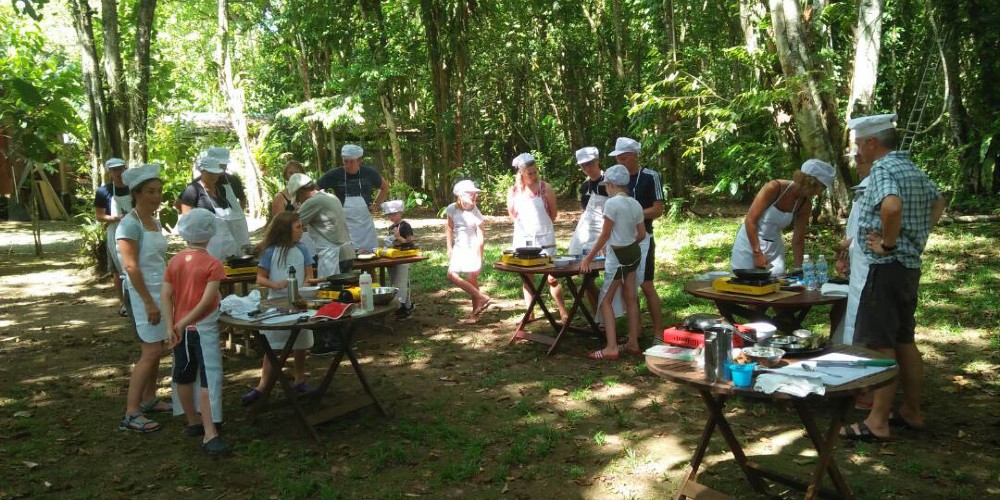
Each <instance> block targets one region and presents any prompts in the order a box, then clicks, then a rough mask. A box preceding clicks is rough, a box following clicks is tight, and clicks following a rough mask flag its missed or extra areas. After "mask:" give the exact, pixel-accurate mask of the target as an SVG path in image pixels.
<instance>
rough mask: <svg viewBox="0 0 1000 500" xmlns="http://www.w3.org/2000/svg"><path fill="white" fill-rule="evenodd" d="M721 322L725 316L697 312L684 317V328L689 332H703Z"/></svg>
mask: <svg viewBox="0 0 1000 500" xmlns="http://www.w3.org/2000/svg"><path fill="white" fill-rule="evenodd" d="M723 322H725V318H723V317H722V316H719V315H718V314H709V313H698V314H692V315H690V316H688V317H687V318H685V319H684V328H686V329H687V330H688V331H691V332H704V331H705V330H707V329H709V328H712V327H713V326H716V325H718V324H719V323H723Z"/></svg>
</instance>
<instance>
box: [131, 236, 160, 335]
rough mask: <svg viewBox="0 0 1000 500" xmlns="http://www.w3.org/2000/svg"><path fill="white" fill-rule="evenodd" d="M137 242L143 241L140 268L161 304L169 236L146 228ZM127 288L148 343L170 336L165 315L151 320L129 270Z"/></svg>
mask: <svg viewBox="0 0 1000 500" xmlns="http://www.w3.org/2000/svg"><path fill="white" fill-rule="evenodd" d="M136 243H138V245H139V255H138V259H139V269H140V270H142V279H143V281H144V282H145V284H146V290H148V291H149V295H150V296H152V297H153V301H154V302H156V303H157V304H159V303H160V287H161V286H162V285H163V275H164V274H165V273H166V271H167V239H166V238H164V237H163V233H161V232H160V231H146V230H145V228H144V229H143V233H142V239H141V240H140V241H138V242H136ZM125 288H126V290H128V296H129V304H130V306H131V308H132V316H133V317H134V318H135V330H136V333H138V334H139V338H140V339H142V341H143V342H146V343H147V344H151V343H154V342H162V341H164V340H166V339H167V322H166V321H163V320H162V319H161V320H160V322H159V323H157V324H155V325H151V324H149V316H148V315H147V314H146V303H145V302H143V300H142V297H141V296H140V295H139V292H137V291H136V290H135V287H134V286H132V283H131V280H130V279H129V277H128V273H125Z"/></svg>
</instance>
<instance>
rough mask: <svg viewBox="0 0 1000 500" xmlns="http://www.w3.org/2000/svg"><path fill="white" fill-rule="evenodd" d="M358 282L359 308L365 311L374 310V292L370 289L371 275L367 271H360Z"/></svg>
mask: <svg viewBox="0 0 1000 500" xmlns="http://www.w3.org/2000/svg"><path fill="white" fill-rule="evenodd" d="M358 284H359V285H361V310H362V311H365V312H372V311H374V310H375V292H374V291H373V290H372V275H370V274H368V273H367V272H363V273H361V277H360V278H358Z"/></svg>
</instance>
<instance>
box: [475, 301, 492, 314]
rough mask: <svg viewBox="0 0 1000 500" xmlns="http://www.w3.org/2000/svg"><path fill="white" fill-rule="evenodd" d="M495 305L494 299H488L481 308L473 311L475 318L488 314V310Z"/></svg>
mask: <svg viewBox="0 0 1000 500" xmlns="http://www.w3.org/2000/svg"><path fill="white" fill-rule="evenodd" d="M492 303H493V297H486V302H483V303H482V304H480V305H479V307H477V308H475V309H473V310H472V315H473V316H479V315H480V314H482V313H484V312H486V308H487V307H489V306H490V304H492Z"/></svg>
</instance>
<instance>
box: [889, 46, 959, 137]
mask: <svg viewBox="0 0 1000 500" xmlns="http://www.w3.org/2000/svg"><path fill="white" fill-rule="evenodd" d="M949 35H950V33H949V34H948V35H945V38H947V37H948V36H949ZM943 47H944V40H937V39H935V40H934V43H932V44H930V47H929V48H928V49H927V57H926V58H925V59H924V70H923V74H921V76H920V85H919V86H918V87H917V96H916V98H915V99H914V100H913V108H911V109H910V116H909V117H908V118H907V120H906V127H905V128H903V130H902V131H903V137H902V138H901V139H900V141H899V148H898V149H899V151H901V152H903V153H909V152H910V147H911V146H912V145H913V139H914V138H915V137H916V136H917V135H920V134H923V133H924V132H927V131H928V130H930V129H932V128H934V126H936V125H937V124H938V122H940V121H941V119H942V118H943V117H944V114H945V110H946V109H947V106H948V85H947V83H945V84H944V85H943V87H944V98H943V99H942V100H941V113H940V114H938V117H937V118H936V119H935V120H934V121H933V122H932V123H931V124H930V125H928V126H927V127H926V128H924V129H921V128H920V123H921V122H922V121H923V119H924V111H925V110H926V109H927V104H928V101H929V97H930V94H931V92H932V91H933V88H934V85H935V83H934V82H935V80H937V79H938V78H939V77H942V78H946V77H944V76H942V75H943V73H944V72H943V71H940V69H941V64H942V60H943V59H944V52H943ZM939 72H940V73H941V74H940V75H939Z"/></svg>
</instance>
